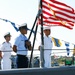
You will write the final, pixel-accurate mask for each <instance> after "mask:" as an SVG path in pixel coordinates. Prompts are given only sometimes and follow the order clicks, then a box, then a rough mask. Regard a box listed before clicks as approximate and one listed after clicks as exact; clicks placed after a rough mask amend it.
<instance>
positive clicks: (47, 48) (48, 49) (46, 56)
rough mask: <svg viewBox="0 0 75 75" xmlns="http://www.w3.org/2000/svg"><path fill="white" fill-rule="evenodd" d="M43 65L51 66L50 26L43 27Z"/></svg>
mask: <svg viewBox="0 0 75 75" xmlns="http://www.w3.org/2000/svg"><path fill="white" fill-rule="evenodd" d="M43 32H44V61H45V63H44V67H47V68H50V67H51V52H52V47H53V43H52V39H51V37H50V36H49V35H50V34H51V29H50V27H44V28H43Z"/></svg>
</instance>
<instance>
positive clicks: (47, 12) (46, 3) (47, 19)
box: [42, 0, 75, 29]
mask: <svg viewBox="0 0 75 75" xmlns="http://www.w3.org/2000/svg"><path fill="white" fill-rule="evenodd" d="M42 14H43V24H44V25H51V26H63V27H66V28H68V29H73V26H74V23H75V12H74V9H73V8H72V7H70V6H68V5H66V4H65V3H62V2H59V1H58V0H42Z"/></svg>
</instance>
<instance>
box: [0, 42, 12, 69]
mask: <svg viewBox="0 0 75 75" xmlns="http://www.w3.org/2000/svg"><path fill="white" fill-rule="evenodd" d="M0 50H1V51H2V52H3V56H2V60H1V69H2V70H5V69H11V59H10V57H11V51H12V46H11V43H7V42H4V43H3V44H2V45H1V49H0Z"/></svg>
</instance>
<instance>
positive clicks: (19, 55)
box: [17, 54, 27, 57]
mask: <svg viewBox="0 0 75 75" xmlns="http://www.w3.org/2000/svg"><path fill="white" fill-rule="evenodd" d="M17 56H22V57H27V56H26V55H20V54H17Z"/></svg>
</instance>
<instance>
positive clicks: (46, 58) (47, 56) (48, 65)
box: [44, 52, 51, 68]
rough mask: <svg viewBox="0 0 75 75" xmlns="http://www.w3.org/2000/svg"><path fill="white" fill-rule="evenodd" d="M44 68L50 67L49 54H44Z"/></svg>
mask: <svg viewBox="0 0 75 75" xmlns="http://www.w3.org/2000/svg"><path fill="white" fill-rule="evenodd" d="M44 67H47V68H50V67H51V55H50V53H49V52H44Z"/></svg>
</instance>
